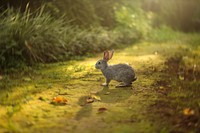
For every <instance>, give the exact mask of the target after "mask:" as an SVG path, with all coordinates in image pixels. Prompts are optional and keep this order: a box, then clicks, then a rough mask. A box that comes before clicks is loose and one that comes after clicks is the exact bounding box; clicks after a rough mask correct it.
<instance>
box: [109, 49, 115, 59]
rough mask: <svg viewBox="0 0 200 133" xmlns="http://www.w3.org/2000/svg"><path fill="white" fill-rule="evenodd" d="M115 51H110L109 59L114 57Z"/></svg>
mask: <svg viewBox="0 0 200 133" xmlns="http://www.w3.org/2000/svg"><path fill="white" fill-rule="evenodd" d="M113 53H114V50H111V51H110V52H109V60H110V59H111V58H112V56H113Z"/></svg>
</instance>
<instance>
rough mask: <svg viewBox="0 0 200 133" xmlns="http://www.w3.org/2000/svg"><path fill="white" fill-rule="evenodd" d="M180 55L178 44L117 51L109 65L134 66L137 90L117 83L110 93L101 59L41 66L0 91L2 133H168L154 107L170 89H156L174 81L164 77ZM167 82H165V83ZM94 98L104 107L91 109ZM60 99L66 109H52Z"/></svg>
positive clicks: (0, 124) (17, 78) (141, 45)
mask: <svg viewBox="0 0 200 133" xmlns="http://www.w3.org/2000/svg"><path fill="white" fill-rule="evenodd" d="M179 50H180V48H179V45H177V44H161V45H157V44H151V43H145V42H144V43H141V44H135V45H133V46H130V47H129V48H126V49H124V50H117V51H116V52H115V55H114V56H113V59H112V60H111V61H110V62H109V63H110V64H116V63H129V64H130V65H131V66H133V67H134V68H135V70H136V74H137V77H138V80H137V81H136V82H134V83H133V86H132V87H127V88H115V85H116V84H117V82H115V81H112V82H111V84H110V86H109V87H102V86H100V84H101V83H102V82H104V77H103V76H102V74H101V72H100V71H98V70H96V69H94V64H95V62H96V61H97V60H98V59H99V58H102V57H101V56H102V55H101V54H100V55H98V56H97V57H95V58H88V59H85V60H82V61H75V60H74V61H69V62H63V63H54V64H48V65H47V64H46V65H43V64H41V65H40V66H37V67H36V68H34V69H35V72H34V73H29V74H25V75H24V76H22V77H21V76H19V77H15V78H9V83H11V84H12V83H13V82H15V84H12V85H8V86H9V89H7V90H6V89H1V90H0V91H1V94H0V95H1V97H0V101H1V106H0V114H1V118H3V119H0V130H1V131H5V132H6V131H7V132H18V130H17V129H20V132H29V133H31V132H87V133H90V132H91V133H92V132H116V133H117V132H119V133H120V132H127V133H129V132H130V133H132V132H144V133H149V132H159V131H160V132H161V131H162V132H168V131H169V129H168V125H167V126H166V125H164V126H163V125H162V122H161V124H157V122H155V121H160V120H162V118H160V117H158V116H157V114H152V112H151V110H150V111H149V107H150V106H152V105H154V104H155V103H156V102H157V100H158V99H160V97H159V96H160V95H159V93H158V92H157V89H160V90H159V92H161V91H162V90H164V89H165V88H166V85H165V84H162V85H161V84H156V83H157V82H158V81H160V80H164V81H168V80H169V79H167V76H169V74H168V73H165V69H166V68H167V66H166V63H165V62H166V59H167V58H169V57H171V56H173V55H174V53H175V52H177V51H179ZM166 75H167V76H166ZM163 76H166V77H164V79H163ZM27 77H28V78H27ZM24 78H26V79H28V80H23V79H24ZM165 78H166V79H165ZM4 80H5V79H4ZM0 82H2V81H0ZM163 83H164V82H163ZM160 86H161V87H160ZM91 93H92V94H94V95H96V96H99V97H100V98H101V101H94V102H93V103H87V101H86V99H87V97H88V96H89V95H90V94H91ZM58 95H60V96H62V97H64V98H66V99H67V101H68V102H67V105H64V106H56V105H52V104H50V103H51V101H52V99H53V97H55V96H58ZM169 96H173V94H170V95H169ZM179 96H181V93H180V95H179ZM175 97H176V96H175ZM41 98H42V99H45V100H41ZM166 101H167V100H166ZM16 105H17V106H18V107H20V108H18V109H17V111H13V110H11V111H9V110H7V108H8V107H10V108H12V109H13V107H15V106H16ZM99 108H106V111H103V112H102V113H99V112H98V109H99ZM9 113H11V114H12V115H9ZM150 116H152V117H150ZM152 118H155V119H157V120H152ZM10 123H12V124H11V125H12V126H10ZM155 123H156V125H155ZM165 126H166V127H165ZM15 129H16V130H15Z"/></svg>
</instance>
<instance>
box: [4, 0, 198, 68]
mask: <svg viewBox="0 0 200 133" xmlns="http://www.w3.org/2000/svg"><path fill="white" fill-rule="evenodd" d="M199 5H200V0H190V1H188V0H175V1H174V0H168V1H166V0H59V1H56V0H38V1H35V0H18V1H17V2H16V0H1V1H0V68H1V69H7V68H18V67H22V66H26V65H33V64H35V63H38V62H43V63H45V62H54V61H64V60H67V59H71V58H76V57H77V56H82V55H91V54H93V53H96V52H100V51H103V50H105V49H109V48H113V47H118V48H119V47H124V46H126V45H127V44H131V43H133V42H136V41H139V40H144V39H147V40H150V41H155V42H162V41H167V40H169V39H174V40H176V39H177V38H178V35H179V34H177V33H180V32H181V33H182V32H187V33H193V32H199V31H200V7H199ZM172 33H173V34H172ZM196 36H197V37H193V40H194V42H199V41H198V40H199V39H198V38H199V36H198V35H196ZM176 37H177V38H176Z"/></svg>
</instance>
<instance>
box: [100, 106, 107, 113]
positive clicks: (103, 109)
mask: <svg viewBox="0 0 200 133" xmlns="http://www.w3.org/2000/svg"><path fill="white" fill-rule="evenodd" d="M107 110H108V109H107V108H104V107H103V108H99V109H98V112H99V113H103V112H105V111H107Z"/></svg>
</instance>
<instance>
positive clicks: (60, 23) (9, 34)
mask: <svg viewBox="0 0 200 133" xmlns="http://www.w3.org/2000/svg"><path fill="white" fill-rule="evenodd" d="M44 8H45V7H44V6H42V7H41V8H40V9H38V11H37V12H35V13H31V12H30V10H29V8H28V6H27V8H26V10H25V12H23V13H21V12H20V11H19V10H14V9H12V8H8V9H7V10H5V11H4V12H3V13H1V14H0V38H1V39H0V68H1V69H5V68H11V67H15V68H16V67H20V66H21V65H24V64H25V65H27V64H28V65H30V64H33V63H36V62H52V61H59V60H66V59H69V58H71V57H73V56H74V55H84V54H86V53H88V52H89V53H95V52H98V51H102V50H104V49H107V48H110V47H112V46H114V45H116V44H117V43H118V42H119V39H118V38H119V37H118V36H119V33H116V32H114V31H107V30H105V29H103V28H101V27H96V28H94V27H93V28H89V29H81V28H79V27H78V26H73V25H70V24H69V23H68V22H66V19H65V18H64V17H60V18H58V19H55V18H54V17H52V16H51V15H50V14H48V13H46V12H44Z"/></svg>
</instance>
